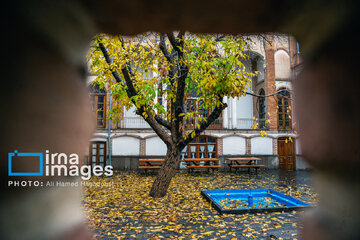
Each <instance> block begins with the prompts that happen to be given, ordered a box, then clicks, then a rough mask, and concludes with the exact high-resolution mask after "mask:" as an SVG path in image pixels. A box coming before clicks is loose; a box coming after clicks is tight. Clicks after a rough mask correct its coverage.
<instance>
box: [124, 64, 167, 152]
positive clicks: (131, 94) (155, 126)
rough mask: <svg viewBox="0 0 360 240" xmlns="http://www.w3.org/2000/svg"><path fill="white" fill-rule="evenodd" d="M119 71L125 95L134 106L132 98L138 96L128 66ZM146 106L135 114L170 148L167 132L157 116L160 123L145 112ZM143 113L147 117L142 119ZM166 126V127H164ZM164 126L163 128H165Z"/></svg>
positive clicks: (150, 113)
mask: <svg viewBox="0 0 360 240" xmlns="http://www.w3.org/2000/svg"><path fill="white" fill-rule="evenodd" d="M121 71H122V73H123V75H124V79H125V83H126V86H127V87H128V89H127V91H126V92H127V95H128V97H129V98H130V99H131V101H132V102H133V103H134V104H135V100H134V99H132V97H134V96H136V95H138V94H137V91H136V89H135V87H134V85H133V81H132V79H131V77H130V74H129V71H128V66H126V65H123V66H122V67H121ZM146 108H147V106H145V105H141V106H140V107H138V108H137V113H138V114H139V115H140V116H142V117H143V118H144V120H145V121H146V122H147V123H148V124H149V125H150V126H151V128H152V129H153V130H154V131H155V132H156V134H157V135H158V136H159V137H160V138H161V139H162V140H163V141H164V143H165V144H166V145H167V146H170V145H171V143H172V140H171V137H170V136H169V135H168V134H167V132H166V131H165V130H164V129H163V128H162V127H161V126H160V122H163V121H165V120H163V121H161V120H160V117H159V116H157V117H158V118H159V120H160V121H157V120H156V117H155V118H154V117H153V115H152V112H151V111H149V110H146ZM143 113H146V115H147V117H144V115H143ZM166 126H168V125H166ZM166 126H164V127H166Z"/></svg>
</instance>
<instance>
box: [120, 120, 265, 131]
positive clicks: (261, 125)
mask: <svg viewBox="0 0 360 240" xmlns="http://www.w3.org/2000/svg"><path fill="white" fill-rule="evenodd" d="M118 126H119V128H135V129H136V128H139V129H150V128H151V127H150V126H149V124H148V123H147V122H146V121H145V120H144V119H143V118H141V117H125V118H123V119H121V121H120V123H119V125H118ZM185 126H186V128H194V121H190V120H188V121H186V122H185ZM254 126H255V127H256V129H268V127H269V126H268V124H267V123H266V119H251V118H238V119H237V121H236V126H233V124H232V119H231V118H229V120H228V127H227V128H229V129H242V130H249V129H253V128H254ZM221 128H223V119H222V118H221V117H220V118H218V119H216V120H215V121H214V122H213V123H212V124H211V125H210V126H209V127H208V129H221Z"/></svg>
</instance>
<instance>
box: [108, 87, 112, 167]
mask: <svg viewBox="0 0 360 240" xmlns="http://www.w3.org/2000/svg"><path fill="white" fill-rule="evenodd" d="M111 108H112V91H111V90H110V104H109V111H111ZM110 134H111V120H110V118H109V122H108V156H109V165H110V166H111V144H110Z"/></svg>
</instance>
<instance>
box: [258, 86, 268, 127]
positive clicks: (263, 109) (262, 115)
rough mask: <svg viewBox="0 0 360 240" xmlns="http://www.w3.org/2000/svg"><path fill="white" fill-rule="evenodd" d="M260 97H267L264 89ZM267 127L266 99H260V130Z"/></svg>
mask: <svg viewBox="0 0 360 240" xmlns="http://www.w3.org/2000/svg"><path fill="white" fill-rule="evenodd" d="M259 95H261V96H265V91H264V89H261V90H260V92H259ZM265 127H266V107H265V97H259V128H265Z"/></svg>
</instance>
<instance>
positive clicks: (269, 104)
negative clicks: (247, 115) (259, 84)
mask: <svg viewBox="0 0 360 240" xmlns="http://www.w3.org/2000/svg"><path fill="white" fill-rule="evenodd" d="M271 38H272V37H271V36H269V39H270V41H271V40H272V39H271ZM274 52H275V50H274V44H272V45H271V44H270V43H268V42H266V45H265V56H266V82H265V94H266V95H269V94H272V93H274V92H275V91H276V88H275V59H274ZM276 107H277V102H276V101H275V99H274V98H273V97H268V98H266V111H267V113H270V116H269V115H268V119H269V120H270V124H269V127H270V130H275V129H277V112H276Z"/></svg>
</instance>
